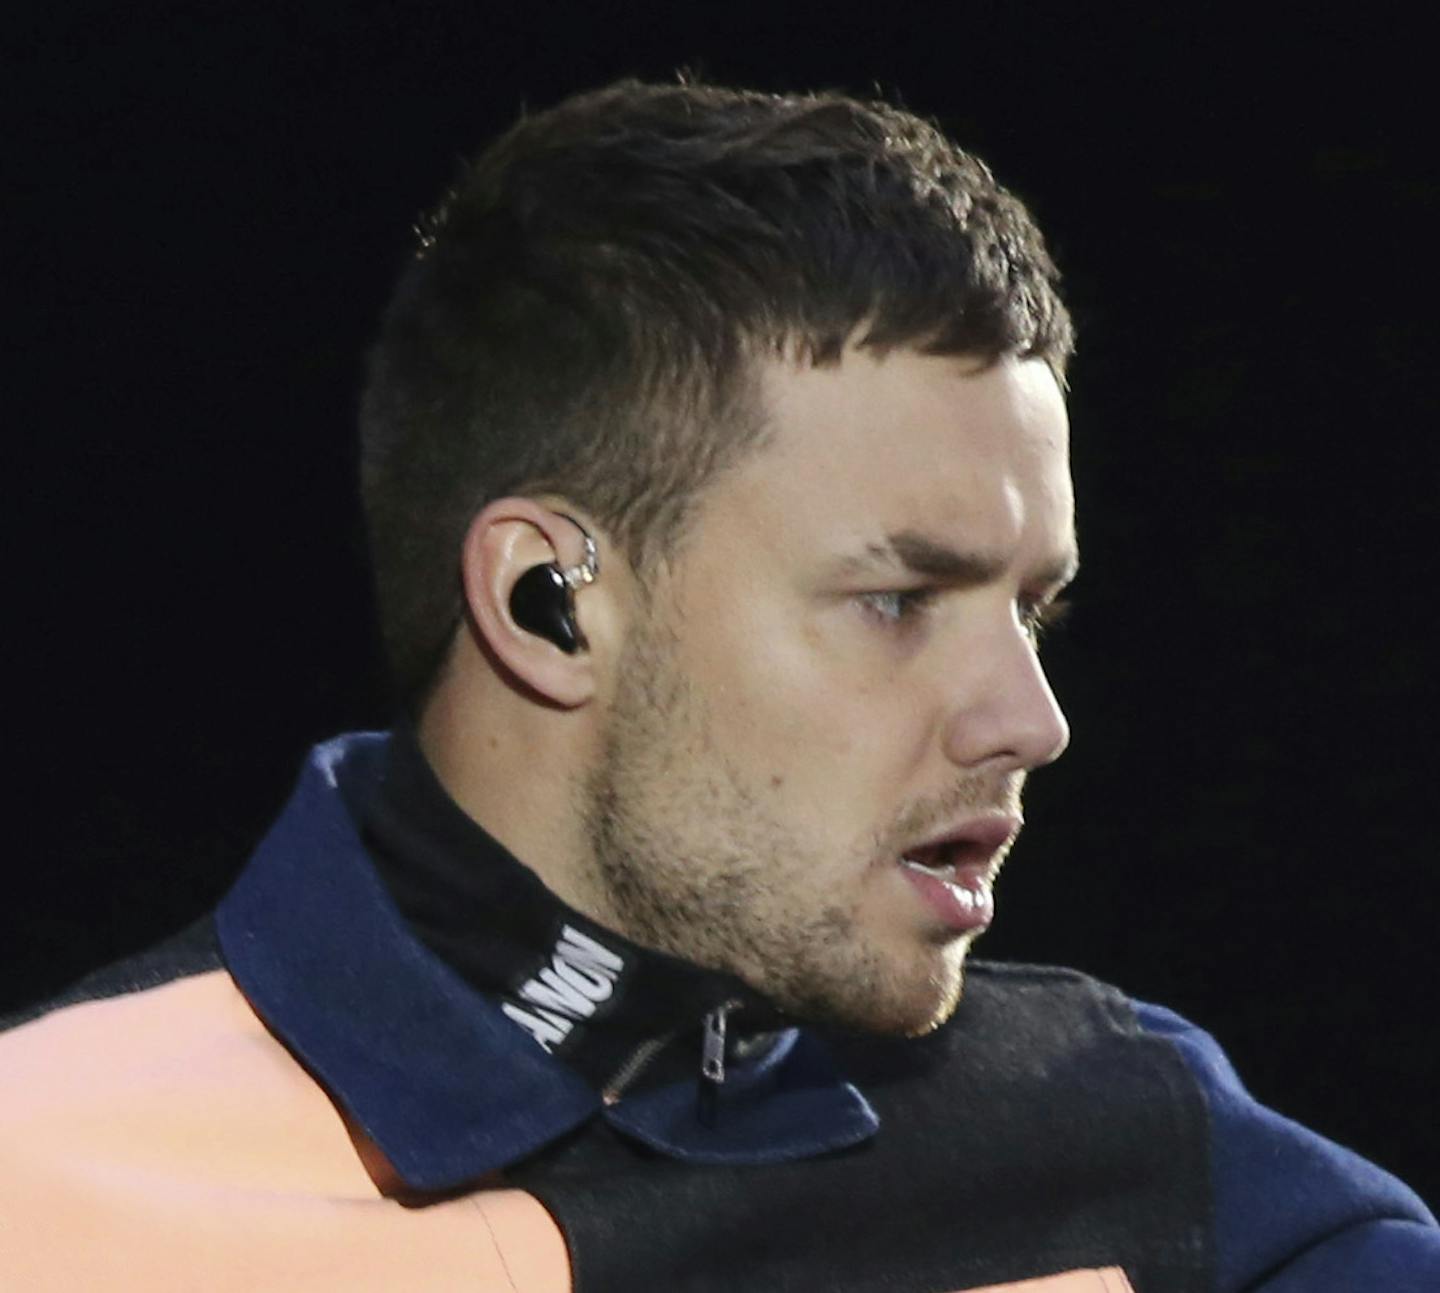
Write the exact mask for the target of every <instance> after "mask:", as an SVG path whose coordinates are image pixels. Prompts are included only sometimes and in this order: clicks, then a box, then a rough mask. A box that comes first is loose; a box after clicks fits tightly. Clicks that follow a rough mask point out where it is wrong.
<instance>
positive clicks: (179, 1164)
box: [0, 970, 570, 1293]
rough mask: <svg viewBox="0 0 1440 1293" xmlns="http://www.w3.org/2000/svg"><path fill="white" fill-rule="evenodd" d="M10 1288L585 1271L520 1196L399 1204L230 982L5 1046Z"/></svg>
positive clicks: (0, 1195) (549, 1276)
mask: <svg viewBox="0 0 1440 1293" xmlns="http://www.w3.org/2000/svg"><path fill="white" fill-rule="evenodd" d="M0 1287H3V1288H16V1289H20V1288H23V1289H27V1290H34V1291H37V1293H39V1291H41V1290H46V1291H48V1290H66V1291H67V1293H68V1291H71V1290H75V1289H80V1288H105V1289H108V1290H115V1291H128V1290H132V1289H133V1290H136V1291H137V1293H138V1291H139V1290H142V1289H144V1290H168V1289H177V1290H178V1289H187V1290H189V1289H204V1290H206V1291H207V1293H229V1291H230V1290H235V1293H240V1290H246V1291H247V1293H249V1291H251V1290H254V1289H257V1288H284V1289H287V1290H293V1291H294V1293H311V1291H312V1290H313V1291H316V1293H318V1291H319V1290H333V1289H338V1288H345V1289H350V1290H357V1291H358V1290H372V1289H373V1290H376V1291H377V1293H378V1290H382V1289H383V1290H393V1289H396V1288H405V1289H411V1290H416V1291H417V1293H427V1291H429V1290H437V1291H438V1290H450V1289H455V1290H460V1289H464V1290H468V1291H470V1293H475V1291H476V1290H480V1291H481V1293H484V1291H488V1290H491V1289H495V1290H515V1291H516V1293H562V1291H563V1290H567V1289H569V1287H570V1274H569V1261H568V1256H567V1254H566V1250H565V1243H564V1239H563V1238H562V1236H561V1234H560V1231H559V1229H558V1228H557V1227H556V1225H555V1223H554V1222H553V1221H552V1220H551V1218H550V1215H549V1214H548V1213H547V1212H546V1211H545V1209H544V1208H543V1207H542V1206H541V1205H540V1203H539V1202H538V1201H537V1200H536V1199H534V1198H533V1197H532V1196H530V1195H528V1194H525V1193H523V1192H521V1191H519V1190H504V1189H497V1190H489V1191H485V1192H482V1193H477V1194H472V1195H469V1196H467V1197H464V1198H460V1199H455V1200H452V1201H449V1202H445V1203H440V1204H436V1205H434V1206H430V1207H424V1208H407V1207H403V1206H401V1205H400V1204H399V1203H397V1202H395V1201H394V1200H392V1199H388V1198H384V1197H382V1196H381V1195H380V1193H379V1192H378V1190H377V1189H376V1187H375V1185H374V1183H373V1182H372V1180H371V1178H370V1177H369V1175H368V1174H367V1173H366V1171H365V1169H364V1167H363V1166H362V1163H361V1160H360V1157H359V1155H358V1154H357V1150H356V1146H355V1144H354V1143H353V1142H352V1140H351V1137H350V1135H349V1133H348V1132H347V1130H346V1126H345V1123H344V1121H343V1120H342V1118H341V1116H340V1114H339V1113H338V1111H337V1110H336V1109H335V1107H334V1106H333V1105H332V1103H331V1102H330V1100H329V1098H328V1097H327V1096H326V1094H325V1092H324V1091H323V1090H322V1089H321V1088H320V1087H319V1086H318V1085H317V1084H316V1083H315V1082H314V1081H313V1080H312V1079H311V1078H310V1076H309V1075H308V1074H307V1073H306V1072H305V1071H304V1069H303V1068H301V1066H300V1065H299V1064H297V1063H296V1062H295V1060H294V1059H293V1058H292V1057H291V1056H290V1054H289V1052H288V1051H287V1050H286V1049H285V1048H284V1047H283V1046H281V1045H280V1043H279V1042H277V1041H276V1040H275V1039H274V1038H273V1037H272V1036H271V1035H270V1033H269V1032H268V1031H267V1030H266V1028H265V1026H264V1025H263V1024H262V1023H261V1022H260V1020H259V1019H258V1018H257V1017H256V1015H255V1013H254V1011H253V1010H251V1008H250V1006H249V1004H248V1003H247V1002H246V1000H245V998H244V997H243V996H242V995H241V994H240V992H239V991H238V990H237V989H236V988H235V985H234V983H233V981H232V980H231V978H230V976H229V975H228V974H227V973H225V972H224V971H223V970H216V971H212V972H209V973H205V974H199V975H195V976H193V977H191V978H185V979H179V980H176V981H174V982H171V983H168V984H165V985H163V986H161V987H158V988H152V989H150V990H148V991H144V992H137V993H133V994H130V995H127V996H120V997H113V998H108V999H104V1000H99V1001H91V1002H84V1003H82V1004H79V1005H75V1006H70V1007H68V1008H66V1009H63V1010H59V1011H56V1012H55V1013H53V1014H50V1015H46V1016H43V1017H42V1018H40V1019H38V1020H35V1021H34V1022H32V1023H29V1024H26V1025H23V1026H21V1027H19V1028H17V1029H15V1030H14V1031H12V1032H10V1033H6V1034H4V1035H3V1036H0Z"/></svg>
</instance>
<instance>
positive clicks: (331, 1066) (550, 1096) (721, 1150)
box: [216, 733, 879, 1190]
mask: <svg viewBox="0 0 1440 1293" xmlns="http://www.w3.org/2000/svg"><path fill="white" fill-rule="evenodd" d="M387 740H388V736H387V735H386V734H384V733H355V734H351V735H348V736H342V737H338V738H336V739H335V740H333V741H329V742H326V743H325V744H323V745H320V746H317V747H316V748H315V749H314V750H313V751H312V752H311V755H310V758H309V760H308V761H307V763H306V766H305V768H304V770H303V771H302V773H301V775H300V779H299V783H298V784H297V786H296V788H295V791H294V793H293V795H292V797H291V799H290V801H289V803H288V804H287V805H286V807H285V809H284V811H283V812H282V813H281V815H280V817H279V819H278V820H277V821H276V822H275V824H274V825H273V826H272V827H271V829H270V832H269V833H268V834H267V835H266V836H265V838H264V839H263V840H262V841H261V843H260V845H259V847H258V848H257V849H256V851H255V853H254V855H253V856H252V857H251V859H250V862H249V864H248V865H247V866H246V868H245V870H244V871H243V872H242V873H241V875H240V878H239V879H238V880H237V881H236V883H235V885H234V887H233V888H232V889H231V890H230V892H229V893H228V894H227V895H226V896H225V898H224V900H223V901H222V902H221V904H220V907H219V909H218V911H217V914H216V926H217V929H218V932H219V937H220V944H221V947H222V949H223V951H224V954H225V959H226V963H227V965H228V967H229V969H230V972H231V974H232V975H233V976H234V978H235V981H236V983H237V984H238V985H239V987H240V989H241V990H242V991H243V992H244V993H245V995H246V996H247V997H248V998H249V1000H250V1001H251V1003H252V1004H253V1005H254V1006H255V1008H256V1010H257V1011H258V1012H259V1013H260V1015H261V1016H262V1017H263V1018H264V1019H265V1021H266V1022H267V1024H269V1026H270V1027H271V1028H272V1029H273V1030H274V1031H275V1033H276V1034H277V1035H278V1036H279V1037H280V1038H281V1039H282V1040H283V1041H284V1042H285V1044H286V1045H287V1046H288V1047H290V1049H291V1050H292V1051H293V1052H294V1053H295V1055H296V1056H297V1058H299V1059H300V1061H301V1062H302V1063H303V1064H305V1066H306V1067H307V1068H308V1069H309V1070H310V1071H311V1072H312V1073H313V1074H314V1075H315V1076H316V1077H317V1078H318V1079H319V1080H320V1081H321V1082H322V1083H323V1084H324V1085H325V1087H326V1088H327V1090H328V1091H329V1092H330V1093H331V1094H332V1095H333V1096H334V1097H335V1098H336V1099H337V1100H338V1101H339V1102H340V1103H341V1104H342V1105H343V1106H344V1107H345V1108H346V1109H347V1110H348V1111H349V1113H350V1114H351V1115H352V1116H353V1117H354V1118H355V1120H356V1121H357V1123H358V1124H359V1126H360V1128H361V1129H362V1130H363V1131H364V1132H365V1133H366V1135H368V1136H369V1137H370V1138H371V1139H372V1140H373V1141H374V1142H375V1143H376V1145H378V1146H379V1148H380V1149H381V1150H382V1151H383V1153H384V1154H385V1156H386V1157H387V1158H388V1159H389V1161H390V1163H391V1165H392V1166H393V1167H394V1168H395V1170H396V1171H397V1172H398V1173H399V1175H400V1176H401V1178H402V1179H403V1180H404V1181H405V1183H406V1184H407V1185H408V1186H410V1187H411V1188H412V1189H416V1190H444V1189H450V1188H453V1187H455V1186H458V1185H461V1184H464V1183H465V1182H467V1181H470V1180H473V1179H475V1178H476V1177H479V1176H483V1175H484V1174H485V1173H487V1172H491V1171H494V1170H496V1169H500V1168H504V1167H507V1166H509V1165H511V1164H513V1163H516V1162H518V1161H519V1160H521V1159H523V1158H526V1157H528V1156H529V1155H531V1154H534V1153H535V1152H537V1151H538V1150H540V1149H542V1148H543V1147H544V1146H546V1145H547V1144H549V1143H550V1142H552V1141H554V1140H556V1139H557V1138H559V1137H561V1136H563V1135H565V1134H566V1133H567V1132H570V1131H573V1130H574V1129H575V1128H577V1127H579V1126H581V1125H582V1124H583V1123H585V1122H587V1121H589V1120H590V1119H592V1118H596V1117H600V1118H603V1119H605V1120H606V1121H607V1122H608V1123H609V1124H610V1125H611V1126H612V1127H614V1128H615V1129H616V1130H617V1131H619V1132H621V1133H622V1134H623V1135H625V1136H627V1137H629V1138H631V1139H633V1140H636V1141H639V1142H640V1143H642V1144H644V1145H647V1146H649V1147H650V1148H652V1149H655V1150H657V1151H659V1152H660V1153H662V1154H665V1155H668V1156H670V1157H673V1158H677V1159H680V1160H682V1161H687V1162H705V1163H735V1164H751V1163H756V1164H758V1163H768V1162H777V1161H781V1160H785V1159H794V1158H805V1157H811V1156H813V1155H816V1154H822V1153H826V1152H828V1151H832V1150H837V1149H842V1148H846V1147H848V1146H851V1145H855V1144H858V1143H860V1142H861V1141H863V1140H866V1139H868V1138H869V1137H871V1136H873V1135H874V1134H875V1132H876V1130H877V1129H878V1127H879V1121H878V1119H877V1117H876V1115H875V1112H874V1110H873V1109H872V1108H871V1107H870V1104H869V1102H868V1101H867V1100H866V1099H865V1098H864V1096H863V1095H861V1094H860V1092H859V1091H857V1090H856V1089H855V1088H854V1087H853V1086H851V1085H850V1084H849V1083H848V1082H846V1081H845V1080H844V1078H843V1077H842V1076H841V1075H840V1074H839V1072H838V1071H837V1070H836V1068H835V1066H834V1063H833V1061H832V1060H831V1059H830V1056H829V1054H828V1052H827V1050H826V1048H825V1046H824V1045H823V1043H822V1042H821V1041H820V1040H819V1039H818V1038H815V1037H813V1036H811V1035H809V1034H808V1033H807V1032H806V1031H804V1030H800V1029H791V1030H789V1031H788V1032H787V1033H786V1034H785V1035H784V1036H783V1037H782V1038H781V1040H780V1042H779V1043H778V1044H777V1045H775V1046H774V1047H772V1048H771V1049H770V1050H769V1051H768V1052H767V1053H766V1054H765V1055H764V1056H763V1057H761V1058H760V1059H758V1060H756V1061H754V1062H752V1063H749V1064H742V1065H732V1066H731V1067H730V1072H729V1073H728V1074H727V1078H726V1082H725V1084H724V1087H723V1095H722V1100H721V1105H720V1110H719V1113H718V1116H717V1117H716V1118H715V1120H714V1123H713V1125H710V1126H707V1125H705V1124H704V1123H702V1122H701V1120H700V1119H699V1118H698V1117H697V1113H696V1094H695V1084H694V1083H693V1082H679V1083H675V1084H673V1085H669V1086H662V1087H658V1088H654V1089H650V1090H642V1091H637V1092H636V1094H634V1095H632V1096H627V1097H624V1098H622V1099H620V1100H619V1102H618V1103H615V1104H613V1105H608V1106H607V1105H606V1104H605V1103H604V1102H603V1101H602V1100H601V1098H600V1095H599V1093H598V1092H597V1091H596V1090H594V1088H593V1087H591V1086H590V1085H589V1084H588V1083H587V1082H586V1081H584V1080H583V1079H582V1078H581V1077H580V1076H579V1075H578V1074H577V1073H575V1072H574V1071H573V1070H571V1069H570V1068H568V1067H567V1066H566V1065H565V1064H564V1063H563V1062H562V1061H560V1060H558V1059H556V1058H554V1057H552V1056H550V1055H548V1054H547V1053H546V1052H545V1051H543V1050H542V1049H541V1048H540V1047H539V1046H538V1045H536V1043H535V1042H534V1040H533V1039H532V1038H531V1036H530V1035H529V1034H528V1033H527V1032H525V1030H524V1029H522V1028H521V1027H520V1026H519V1025H518V1024H516V1023H513V1022H512V1021H511V1020H510V1019H508V1018H507V1017H506V1016H505V1015H504V1014H503V1013H502V1012H501V1010H500V1008H499V1006H498V1005H497V1004H496V1002H495V1001H493V1000H492V999H491V998H489V997H488V996H486V995H485V994H483V993H480V992H478V991H476V990H475V989H474V988H472V987H471V986H470V985H469V984H467V983H466V982H464V981H463V980H462V979H461V978H460V977H459V975H457V974H456V973H455V972H454V971H452V970H451V969H450V968H449V966H447V965H446V964H445V963H444V962H443V961H441V960H440V959H439V958H438V957H437V956H435V955H434V954H433V953H432V952H431V951H430V950H429V949H428V948H426V947H425V946H424V944H422V943H421V942H420V941H419V940H418V939H417V938H416V937H415V936H414V935H413V934H412V933H411V931H410V929H409V927H408V926H407V925H406V924H405V922H404V920H403V919H402V917H401V916H400V914H399V912H398V911H397V910H396V909H395V906H394V904H393V902H392V901H391V899H390V896H389V894H388V893H387V891H386V890H385V887H384V885H383V884H382V883H381V881H380V879H379V877H378V876H377V875H376V873H375V870H374V868H373V866H372V864H371V862H370V860H369V858H368V856H367V855H366V851H365V848H364V845H363V843H362V841H361V838H360V834H359V832H358V830H357V827H356V825H355V821H354V818H353V817H352V815H351V813H350V811H349V809H348V808H347V806H346V804H345V801H344V797H343V796H342V794H341V791H340V786H339V781H338V774H339V772H340V771H341V769H342V767H344V766H346V765H347V764H349V763H351V762H352V761H361V762H362V763H363V762H364V761H366V760H371V759H374V758H376V757H378V756H379V755H380V754H382V753H383V750H384V743H385V742H386V741H387Z"/></svg>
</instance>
